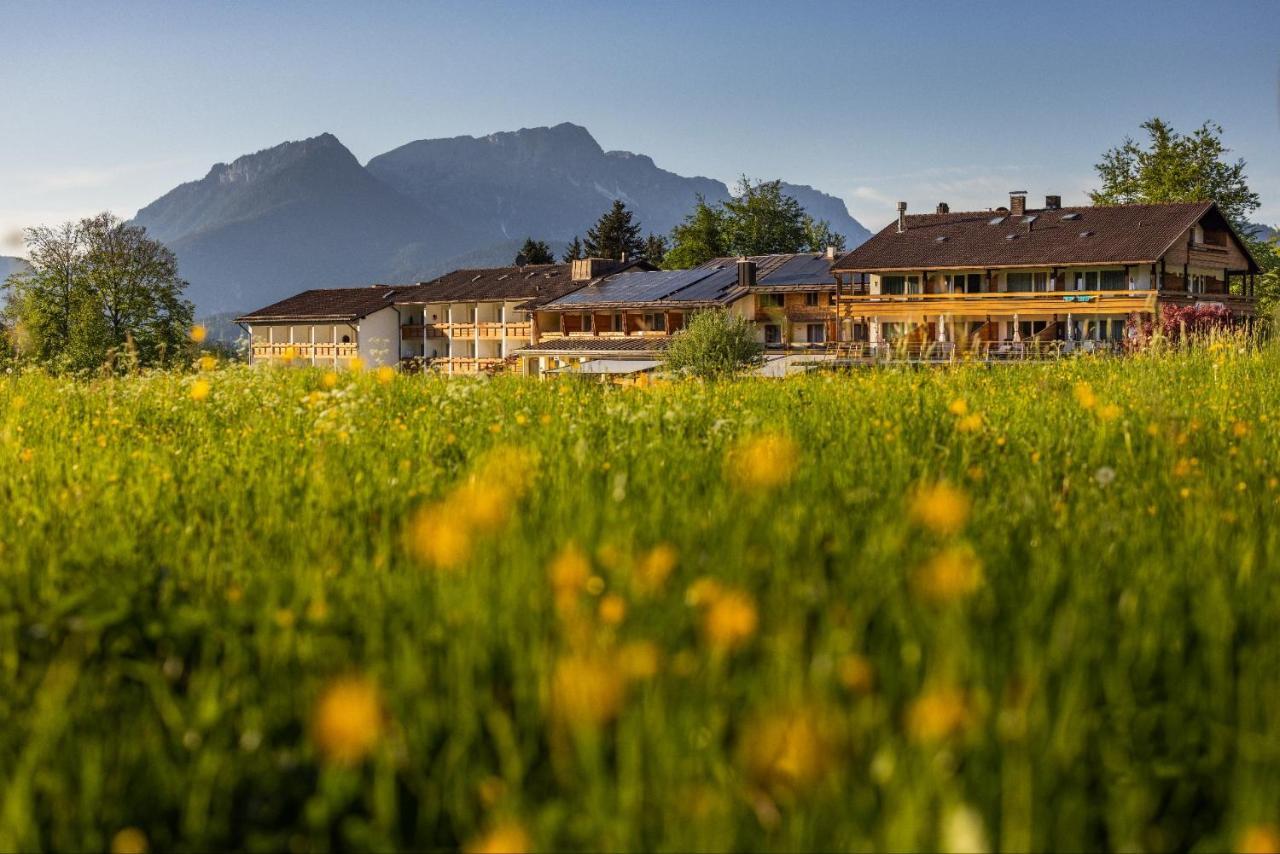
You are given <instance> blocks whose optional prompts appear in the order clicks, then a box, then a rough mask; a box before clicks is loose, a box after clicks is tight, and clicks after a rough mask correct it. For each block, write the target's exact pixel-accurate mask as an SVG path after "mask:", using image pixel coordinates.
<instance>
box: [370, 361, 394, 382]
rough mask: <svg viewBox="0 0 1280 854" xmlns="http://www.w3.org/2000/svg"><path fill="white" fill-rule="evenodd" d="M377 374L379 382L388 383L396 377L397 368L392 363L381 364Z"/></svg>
mask: <svg viewBox="0 0 1280 854" xmlns="http://www.w3.org/2000/svg"><path fill="white" fill-rule="evenodd" d="M375 375H376V376H377V378H378V382H380V383H382V384H383V385H387V384H389V383H390V382H391V381H392V380H394V379H395V378H396V369H395V368H393V367H391V366H390V365H380V366H379V367H378V370H377V372H376V374H375Z"/></svg>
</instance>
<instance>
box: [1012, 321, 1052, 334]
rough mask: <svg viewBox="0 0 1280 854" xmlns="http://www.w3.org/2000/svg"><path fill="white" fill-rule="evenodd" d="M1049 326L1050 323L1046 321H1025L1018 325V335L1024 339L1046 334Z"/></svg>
mask: <svg viewBox="0 0 1280 854" xmlns="http://www.w3.org/2000/svg"><path fill="white" fill-rule="evenodd" d="M1047 325H1048V322H1047V321H1044V320H1023V321H1020V322H1019V323H1018V334H1019V335H1020V336H1021V337H1022V338H1030V337H1031V336H1032V335H1038V334H1040V333H1041V332H1044V330H1045V327H1046V326H1047Z"/></svg>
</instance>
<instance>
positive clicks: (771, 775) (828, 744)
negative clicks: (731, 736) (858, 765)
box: [739, 708, 839, 794]
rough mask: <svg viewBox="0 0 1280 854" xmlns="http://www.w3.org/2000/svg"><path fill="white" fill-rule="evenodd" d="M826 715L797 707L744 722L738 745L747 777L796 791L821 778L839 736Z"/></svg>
mask: <svg viewBox="0 0 1280 854" xmlns="http://www.w3.org/2000/svg"><path fill="white" fill-rule="evenodd" d="M833 730H834V726H833V724H832V722H831V721H830V720H829V718H828V717H827V716H826V715H823V714H822V713H820V712H817V711H815V710H812V709H806V708H797V709H786V710H782V711H777V712H771V713H767V714H764V715H761V716H759V717H756V718H755V719H753V720H750V721H748V722H747V724H746V726H745V727H744V728H743V734H742V740H741V742H740V747H739V756H740V761H741V762H742V765H743V767H744V770H745V771H746V774H747V777H748V779H750V780H751V781H752V782H753V783H755V784H756V785H757V786H760V787H762V788H766V789H772V790H774V791H775V792H777V791H781V792H782V793H786V794H795V793H797V792H800V791H803V790H804V789H807V788H810V787H812V786H813V785H814V784H816V783H819V782H821V780H822V779H823V778H824V777H825V776H826V774H827V773H828V772H829V771H830V770H831V769H832V767H833V766H834V761H835V753H836V751H837V748H838V746H839V745H838V744H837V742H838V739H837V738H836V737H835V734H834V732H833Z"/></svg>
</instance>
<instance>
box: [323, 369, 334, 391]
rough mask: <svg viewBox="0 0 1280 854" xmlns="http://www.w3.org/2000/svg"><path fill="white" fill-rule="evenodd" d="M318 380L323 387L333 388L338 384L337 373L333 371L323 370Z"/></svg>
mask: <svg viewBox="0 0 1280 854" xmlns="http://www.w3.org/2000/svg"><path fill="white" fill-rule="evenodd" d="M320 382H321V383H323V384H324V387H325V388H333V387H334V386H336V385H337V384H338V374H337V373H336V372H334V371H325V372H324V376H323V377H321V378H320Z"/></svg>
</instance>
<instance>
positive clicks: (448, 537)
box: [408, 505, 471, 569]
mask: <svg viewBox="0 0 1280 854" xmlns="http://www.w3.org/2000/svg"><path fill="white" fill-rule="evenodd" d="M408 539H409V542H408V546H409V551H410V552H411V553H412V554H413V555H414V557H416V558H417V559H418V560H420V561H422V562H423V563H425V564H428V565H429V566H433V567H435V568H437V569H455V568H456V567H458V566H460V565H461V564H462V563H463V562H464V561H465V560H466V559H467V557H469V556H470V554H471V529H470V526H469V525H467V524H466V522H465V520H463V519H460V518H459V517H458V516H457V514H455V513H449V512H447V511H446V510H445V509H444V508H443V507H441V506H439V505H430V506H427V507H423V508H422V509H421V510H419V511H418V512H417V513H416V514H415V515H414V517H413V519H412V520H411V521H410V522H409V529H408Z"/></svg>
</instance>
